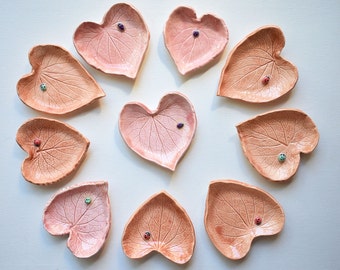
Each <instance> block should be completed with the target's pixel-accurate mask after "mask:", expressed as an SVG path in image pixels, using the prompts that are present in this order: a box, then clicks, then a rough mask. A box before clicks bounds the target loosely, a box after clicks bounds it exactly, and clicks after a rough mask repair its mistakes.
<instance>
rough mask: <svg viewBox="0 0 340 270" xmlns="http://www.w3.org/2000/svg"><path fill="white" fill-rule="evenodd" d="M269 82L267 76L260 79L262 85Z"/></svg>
mask: <svg viewBox="0 0 340 270" xmlns="http://www.w3.org/2000/svg"><path fill="white" fill-rule="evenodd" d="M269 80H270V77H269V76H268V75H267V76H264V78H263V79H262V83H263V84H264V85H266V84H268V83H269Z"/></svg>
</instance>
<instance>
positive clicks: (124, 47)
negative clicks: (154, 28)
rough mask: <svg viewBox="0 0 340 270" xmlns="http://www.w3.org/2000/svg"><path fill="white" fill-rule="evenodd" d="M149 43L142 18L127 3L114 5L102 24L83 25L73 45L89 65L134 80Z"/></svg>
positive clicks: (88, 23)
mask: <svg viewBox="0 0 340 270" xmlns="http://www.w3.org/2000/svg"><path fill="white" fill-rule="evenodd" d="M149 40H150V33H149V30H148V28H147V26H146V24H145V22H144V20H143V18H142V16H141V15H140V14H139V12H138V11H137V10H136V9H135V8H134V7H132V6H130V5H128V4H125V3H119V4H115V5H113V6H112V7H111V8H110V10H109V11H108V12H107V13H106V15H105V17H104V19H103V22H102V24H100V25H99V24H96V23H93V22H84V23H82V24H81V25H80V26H79V27H78V28H77V30H76V31H75V33H74V37H73V42H74V46H75V47H76V49H77V51H78V53H79V54H80V55H81V56H82V57H83V58H84V60H85V61H86V62H87V63H88V64H89V65H91V66H92V67H94V68H96V69H99V70H101V71H103V72H105V73H108V74H117V75H124V76H126V77H128V78H132V79H134V78H136V76H137V73H138V70H139V67H140V65H141V63H142V61H143V58H144V54H145V52H146V49H147V47H148V44H149Z"/></svg>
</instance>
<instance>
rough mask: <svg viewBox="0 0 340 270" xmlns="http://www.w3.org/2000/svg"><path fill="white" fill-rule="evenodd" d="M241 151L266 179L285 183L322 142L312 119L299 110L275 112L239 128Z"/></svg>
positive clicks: (252, 120) (240, 125)
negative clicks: (302, 157) (301, 157)
mask: <svg viewBox="0 0 340 270" xmlns="http://www.w3.org/2000/svg"><path fill="white" fill-rule="evenodd" d="M236 128H237V131H238V134H239V137H240V140H241V144H242V149H243V152H244V154H245V155H246V157H247V158H248V160H249V161H250V163H251V164H252V165H253V166H254V168H255V169H256V170H257V171H258V172H259V173H260V174H261V175H263V176H264V177H266V178H268V179H269V180H273V181H284V180H287V179H289V178H290V177H292V176H293V175H294V174H295V173H296V171H297V169H298V166H299V163H300V153H305V154H308V153H310V152H312V151H313V150H314V148H315V147H316V146H317V144H318V141H319V132H318V130H317V128H316V126H315V124H314V122H313V121H312V119H311V118H310V117H309V116H308V115H306V114H305V113H304V112H302V111H300V110H276V111H272V112H268V113H265V114H262V115H258V116H256V117H255V118H252V119H250V120H248V121H245V122H243V123H241V124H239V125H237V126H236Z"/></svg>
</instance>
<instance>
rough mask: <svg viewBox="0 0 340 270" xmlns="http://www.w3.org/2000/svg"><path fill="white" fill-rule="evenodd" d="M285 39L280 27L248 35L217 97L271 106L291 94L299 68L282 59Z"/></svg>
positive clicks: (231, 58) (230, 63)
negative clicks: (270, 102)
mask: <svg viewBox="0 0 340 270" xmlns="http://www.w3.org/2000/svg"><path fill="white" fill-rule="evenodd" d="M284 46H285V38H284V35H283V33H282V31H281V29H280V28H278V27H277V26H265V27H262V28H259V29H257V30H256V31H254V32H252V33H251V34H249V35H248V36H247V37H246V38H245V39H244V40H242V41H241V42H240V43H238V44H237V45H236V46H235V48H234V49H233V50H232V52H231V53H230V54H229V56H228V59H227V62H226V64H225V66H224V68H223V71H222V73H221V78H220V83H219V88H218V92H217V95H218V96H225V97H229V98H233V99H241V100H244V101H247V102H253V103H261V102H269V101H272V100H274V99H277V98H279V97H281V96H282V95H284V94H286V93H288V92H289V91H290V90H292V89H293V88H294V86H295V84H296V82H297V79H298V71H297V68H296V67H295V66H294V65H293V64H292V63H290V62H288V61H287V60H285V59H284V58H282V57H281V56H280V54H281V50H282V49H283V47H284Z"/></svg>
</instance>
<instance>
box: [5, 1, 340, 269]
mask: <svg viewBox="0 0 340 270" xmlns="http://www.w3.org/2000/svg"><path fill="white" fill-rule="evenodd" d="M115 3H116V2H114V1H99V0H96V1H93V0H92V1H90V0H72V1H70V0H58V1H46V0H40V1H38V0H32V1H27V0H11V1H9V0H8V1H2V3H1V10H0V13H1V16H0V33H1V37H2V38H1V50H0V56H1V58H0V59H1V65H0V71H1V86H0V87H1V92H0V103H1V106H0V112H1V113H0V119H1V140H0V143H1V153H2V154H1V156H0V176H1V178H0V181H1V188H0V218H1V225H0V226H1V227H0V228H1V230H0V243H1V245H0V268H1V269H35V270H36V269H104V270H105V269H231V268H232V269H261V270H264V269H277V270H278V269H283V270H286V269H340V259H339V255H340V231H339V228H340V194H339V192H340V188H339V186H340V177H339V173H340V166H339V161H340V158H339V152H340V125H339V120H340V107H339V102H340V74H339V60H340V54H339V48H340V27H339V26H340V16H339V15H340V2H339V1H338V0H333V1H321V0H319V1H316V0H313V1H296V0H285V1H281V0H280V1H269V0H268V1H265V0H261V1H260V0H258V1H241V0H240V1H229V0H213V1H211V0H210V1H183V0H181V1H179V0H176V1H159V0H158V1H152V0H143V1H137V0H136V1H131V2H130V3H131V4H133V5H134V6H135V7H136V8H137V9H138V10H139V11H140V13H141V14H142V16H143V18H144V20H145V22H146V23H147V25H148V27H149V30H150V35H151V39H150V44H149V47H148V50H147V53H146V56H145V59H144V62H143V65H142V67H141V69H140V72H139V74H138V77H137V79H136V80H134V81H133V80H130V79H126V78H124V77H119V76H109V75H105V74H103V73H101V72H100V71H97V70H95V69H93V68H91V67H89V66H88V65H87V64H86V63H85V62H84V61H83V60H82V59H81V57H80V56H79V55H78V54H77V52H76V50H75V48H74V46H73V33H74V31H75V29H76V28H77V27H78V25H79V24H80V23H82V22H83V21H94V22H97V23H100V22H101V21H102V17H103V15H104V14H105V13H106V12H107V11H108V10H109V8H110V7H111V6H112V5H113V4H115ZM180 5H187V6H191V7H193V8H194V9H195V10H196V11H197V14H198V16H201V15H203V14H205V13H213V14H215V15H217V16H219V17H221V18H223V19H224V21H225V22H226V24H227V26H228V28H229V32H230V40H229V43H228V45H227V48H226V50H225V52H224V54H223V55H222V57H221V59H220V60H219V61H218V62H217V63H216V64H215V65H213V66H210V67H209V68H206V69H203V70H201V71H200V72H199V73H197V74H195V75H193V76H188V77H183V76H181V75H180V74H179V73H178V71H177V69H176V67H175V65H174V63H173V61H172V60H171V58H170V56H169V54H168V52H167V50H166V48H165V46H164V42H163V27H164V24H165V22H166V20H167V18H168V16H169V15H170V13H171V12H172V11H173V10H174V9H175V8H176V7H178V6H180ZM266 24H274V25H278V26H280V27H281V29H282V30H283V32H284V35H285V38H286V46H285V48H284V49H283V52H282V55H283V57H285V58H287V59H288V60H289V61H291V62H292V63H294V64H295V65H296V66H297V67H298V70H299V80H298V82H297V85H296V87H295V88H294V90H293V91H292V92H291V93H290V94H288V95H286V96H285V97H283V98H281V99H279V100H278V101H274V102H271V103H268V104H262V105H254V104H253V105H251V104H247V103H244V102H239V101H234V100H230V99H227V98H223V97H217V96H216V91H217V86H218V82H219V77H220V73H221V70H222V68H223V66H224V63H225V60H226V58H227V55H228V53H229V52H230V51H231V49H232V48H233V47H234V46H235V45H236V44H237V43H238V42H239V41H240V40H242V39H243V38H244V37H245V36H246V35H247V34H249V33H250V32H252V31H254V30H255V29H256V28H258V27H261V26H263V25H266ZM39 44H56V45H59V46H62V47H64V48H66V49H67V50H69V51H70V52H71V54H72V55H74V56H75V57H76V58H77V59H79V60H80V61H81V62H82V63H83V64H84V66H85V67H86V68H87V70H88V71H89V72H90V73H91V74H92V75H93V76H94V77H95V79H96V80H97V81H98V83H99V84H100V85H101V87H102V88H103V89H104V91H105V92H106V97H105V98H102V99H101V100H100V101H99V102H96V103H94V104H93V105H90V106H89V107H86V108H85V109H82V110H80V111H77V112H75V113H71V114H69V115H66V116H53V115H48V114H43V113H39V112H37V111H34V110H33V109H30V108H28V107H27V106H26V105H24V104H23V103H22V102H21V101H20V100H19V98H18V96H17V93H16V84H17V81H18V80H19V79H20V77H21V76H23V75H24V74H27V73H29V72H30V71H31V66H30V64H29V62H28V57H27V55H28V52H29V50H30V49H31V48H32V47H33V46H36V45H39ZM170 91H180V92H181V93H183V94H185V95H186V96H187V97H188V98H189V99H190V101H191V102H192V103H193V105H194V106H195V109H196V113H197V118H198V127H197V131H196V136H195V138H194V140H193V141H192V144H191V147H190V148H189V151H188V152H187V153H186V155H185V156H184V158H183V159H182V160H181V161H180V163H179V164H178V166H177V169H176V171H175V172H170V171H168V170H167V169H164V168H161V167H159V166H157V165H155V164H153V163H151V162H148V161H145V160H143V159H142V158H140V157H139V156H137V155H136V154H135V153H134V152H132V151H131V150H130V149H129V148H128V147H127V146H126V145H125V143H124V142H123V140H122V138H121V136H120V134H119V130H118V125H117V123H118V117H119V113H120V110H121V109H122V107H123V105H124V104H125V103H127V102H130V101H140V102H142V103H144V104H145V105H146V106H148V107H149V108H151V109H155V108H156V107H157V105H158V101H159V100H160V98H161V97H162V96H163V95H165V94H166V93H168V92H170ZM279 108H297V109H300V110H303V111H304V112H306V113H307V114H308V115H309V116H310V117H311V118H312V119H313V120H314V122H315V123H316V125H317V127H318V129H319V132H320V135H321V136H320V142H319V145H318V146H317V148H316V149H315V151H314V152H312V153H311V154H310V155H303V156H302V159H301V163H300V167H299V169H298V172H297V174H296V175H295V176H294V177H293V178H292V179H291V181H289V182H286V183H273V182H270V181H268V180H266V179H264V178H263V177H262V176H260V175H259V174H258V173H257V172H256V171H255V169H253V168H252V167H251V165H250V164H249V162H248V160H247V159H246V158H245V157H244V155H243V152H242V149H241V146H240V142H239V139H238V135H237V132H236V128H235V125H236V124H238V123H240V122H242V121H245V120H247V119H249V118H252V117H253V116H255V115H257V114H260V113H264V112H267V111H270V110H274V109H279ZM37 116H45V117H51V118H55V119H58V120H61V121H64V122H67V123H68V124H70V125H72V126H74V127H75V128H76V129H78V130H79V131H80V132H81V133H82V134H83V135H84V136H86V137H87V138H88V139H89V140H90V141H91V145H90V148H89V151H88V153H87V156H86V159H85V160H84V162H83V163H82V165H81V167H80V168H79V170H78V171H77V173H76V174H75V175H74V177H73V178H72V179H70V180H69V181H66V182H62V183H59V184H57V185H53V186H48V187H41V186H35V185H33V184H30V183H28V182H26V181H25V180H24V179H23V177H22V175H21V171H20V168H21V163H22V161H23V159H24V158H25V157H26V153H25V152H24V151H22V150H21V148H20V147H19V146H18V145H17V144H16V142H15V135H16V131H17V129H18V128H19V126H20V125H21V124H22V123H24V122H25V121H27V120H28V119H30V118H32V117H37ZM216 179H236V180H240V181H244V182H247V183H249V184H253V185H255V186H258V187H260V188H262V189H264V190H266V191H268V192H269V193H271V194H272V195H273V196H274V197H275V198H276V199H277V200H278V201H279V202H280V203H281V205H282V207H283V208H284V210H285V214H286V223H285V227H284V230H283V231H282V232H281V233H280V234H279V235H278V236H274V237H263V238H258V239H257V240H255V241H254V243H253V245H252V248H251V250H250V252H249V254H248V255H247V256H246V258H245V259H243V260H241V261H231V260H229V259H227V258H225V257H224V256H223V255H221V254H220V253H219V252H218V251H217V249H215V247H214V246H213V245H212V243H211V242H210V240H209V238H208V236H207V234H206V232H205V229H204V222H203V218H204V208H205V198H206V195H207V191H208V185H209V183H210V181H211V180H216ZM95 180H107V181H108V182H109V195H110V200H111V204H112V227H111V231H110V235H109V238H108V239H107V242H106V244H105V246H104V248H103V250H102V251H101V252H100V253H99V254H97V255H95V256H94V257H92V258H90V259H78V258H76V257H74V256H73V255H72V253H71V252H70V251H69V250H68V249H67V247H66V241H67V238H66V237H54V236H51V235H50V234H48V232H47V231H45V230H44V228H43V225H42V213H43V209H44V207H45V205H46V203H47V201H48V200H49V199H50V198H51V196H52V195H53V194H54V193H55V192H56V191H57V190H59V189H60V188H62V187H65V186H68V185H73V184H76V183H80V182H85V181H95ZM160 190H166V191H167V192H169V193H170V194H171V195H172V196H173V197H175V198H176V199H177V201H178V202H179V203H180V204H181V205H182V206H183V207H184V208H185V209H186V210H187V212H188V214H189V216H190V217H191V219H192V222H193V224H194V227H195V230H196V240H197V241H196V247H195V251H194V254H193V257H192V259H191V261H190V262H189V263H187V264H185V265H177V264H175V263H173V262H171V261H169V260H167V259H166V258H164V257H163V256H161V255H160V254H156V253H153V254H151V255H149V256H147V257H145V258H143V259H140V260H131V259H129V258H128V257H126V256H125V254H124V253H123V251H122V248H121V242H120V241H121V237H122V232H123V229H124V226H125V224H126V222H127V220H128V219H129V217H130V216H131V214H132V213H133V212H134V211H135V210H136V209H137V208H138V207H139V206H140V205H141V204H142V203H143V202H144V201H145V200H146V199H147V198H149V196H151V195H153V194H154V193H156V192H159V191H160Z"/></svg>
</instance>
